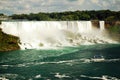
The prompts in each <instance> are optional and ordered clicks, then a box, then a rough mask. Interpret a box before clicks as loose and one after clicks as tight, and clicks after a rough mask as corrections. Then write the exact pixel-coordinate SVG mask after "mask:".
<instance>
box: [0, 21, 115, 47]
mask: <svg viewBox="0 0 120 80" xmlns="http://www.w3.org/2000/svg"><path fill="white" fill-rule="evenodd" d="M99 23H100V25H99V29H97V28H95V27H93V26H92V23H91V21H14V22H2V26H1V28H2V31H3V32H5V33H7V34H11V35H14V36H18V37H19V38H20V43H18V44H19V46H20V47H21V49H40V48H53V47H61V46H76V45H89V44H96V43H115V41H113V40H111V39H110V38H108V37H107V35H106V34H107V33H105V26H104V21H99Z"/></svg>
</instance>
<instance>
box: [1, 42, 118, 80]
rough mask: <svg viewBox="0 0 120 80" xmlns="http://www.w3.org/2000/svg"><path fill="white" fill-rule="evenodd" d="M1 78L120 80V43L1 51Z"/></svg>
mask: <svg viewBox="0 0 120 80" xmlns="http://www.w3.org/2000/svg"><path fill="white" fill-rule="evenodd" d="M96 55H99V56H102V57H103V58H104V59H103V60H100V61H99V60H98V61H93V57H94V56H96ZM0 80H120V44H99V45H84V46H77V47H64V48H57V49H50V50H47V49H44V50H35V49H31V50H17V51H10V52H0Z"/></svg>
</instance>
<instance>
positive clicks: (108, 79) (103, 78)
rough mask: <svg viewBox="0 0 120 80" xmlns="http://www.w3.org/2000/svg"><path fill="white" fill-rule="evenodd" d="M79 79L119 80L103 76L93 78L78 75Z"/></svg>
mask: <svg viewBox="0 0 120 80" xmlns="http://www.w3.org/2000/svg"><path fill="white" fill-rule="evenodd" d="M80 77H83V78H88V79H101V80H120V79H119V78H117V77H111V76H108V75H103V76H102V77H93V76H86V75H80Z"/></svg>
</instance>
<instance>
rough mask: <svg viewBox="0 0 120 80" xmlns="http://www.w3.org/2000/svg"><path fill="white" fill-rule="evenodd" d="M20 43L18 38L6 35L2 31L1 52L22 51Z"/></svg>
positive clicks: (0, 34) (0, 36)
mask: <svg viewBox="0 0 120 80" xmlns="http://www.w3.org/2000/svg"><path fill="white" fill-rule="evenodd" d="M18 42H19V38H18V37H15V36H12V35H8V34H5V33H3V32H2V30H1V29H0V51H11V50H18V49H20V47H19V46H18Z"/></svg>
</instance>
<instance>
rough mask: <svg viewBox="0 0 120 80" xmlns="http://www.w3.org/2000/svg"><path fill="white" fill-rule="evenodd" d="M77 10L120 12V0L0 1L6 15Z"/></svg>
mask: <svg viewBox="0 0 120 80" xmlns="http://www.w3.org/2000/svg"><path fill="white" fill-rule="evenodd" d="M76 10H80V11H83V10H111V11H120V0H60V1H58V0H34V1H33V0H4V1H3V0H0V13H3V14H6V15H11V14H29V13H38V12H64V11H76Z"/></svg>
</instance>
